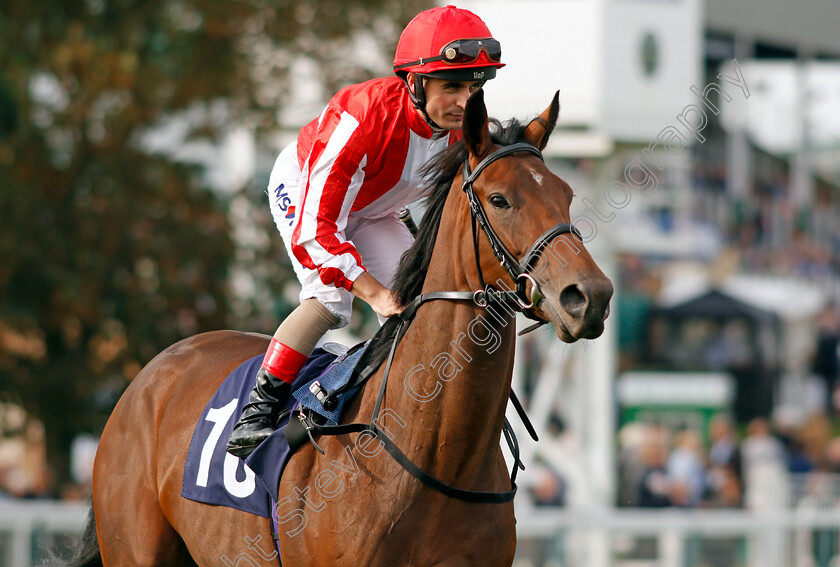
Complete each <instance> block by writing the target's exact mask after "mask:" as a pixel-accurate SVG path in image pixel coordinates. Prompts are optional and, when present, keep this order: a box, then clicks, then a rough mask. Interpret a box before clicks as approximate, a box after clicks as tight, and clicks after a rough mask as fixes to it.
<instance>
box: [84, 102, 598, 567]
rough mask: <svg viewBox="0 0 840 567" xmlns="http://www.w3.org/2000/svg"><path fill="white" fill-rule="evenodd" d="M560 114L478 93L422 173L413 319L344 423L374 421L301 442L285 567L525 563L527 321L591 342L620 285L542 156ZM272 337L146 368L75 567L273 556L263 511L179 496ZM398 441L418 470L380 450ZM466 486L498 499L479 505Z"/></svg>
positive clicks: (215, 340) (286, 488)
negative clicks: (517, 452) (514, 466)
mask: <svg viewBox="0 0 840 567" xmlns="http://www.w3.org/2000/svg"><path fill="white" fill-rule="evenodd" d="M558 110H559V104H558V95H555V97H554V99H553V101H552V102H551V104H550V105H549V107H548V108H547V109H546V110H545V111H544V112H543V113H542V114H541V115H540V116H538V117H537V118H535V119H534V120H532V121H530V122H528V123H527V124H525V123H520V122H518V121H516V120H511V121H510V122H508V123H507V124H505V125H502V124H500V123H499V122H498V121H492V123H493V125H494V128H492V129H491V127H490V126H491V121H489V120H488V117H487V111H486V108H485V104H484V98H483V94H482V91H481V90H478V91H476V93H474V95H473V96H472V97H471V98H470V99H469V101H468V102H467V105H466V108H465V111H464V120H463V130H462V131H463V140H462V141H459V142H457V143H455V144H453V145H452V146H451V147H450V148H449V150H448V151H446V152H444V153H442V154H441V155H439V156H438V157H437V158H435V159H434V160H433V162H432V163H431V164H429V166H428V169H427V175H428V177H429V178H430V179H431V180H432V181H431V185H432V193H431V195H430V197H429V199H428V206H427V211H426V213H425V215H424V217H423V220H422V222H421V225H420V230H419V233H418V235H417V239H416V241H415V244H414V245H413V247H412V248H411V249H409V250H408V251H407V252H406V254H405V255H404V256H403V258H402V259H401V262H400V267H399V269H398V272H397V276H396V284H395V285H394V291H395V293H396V294H398V296H399V297H400V299H401V300H402V302H403V304H404V305H408V306H409V308H407V311H411V313H410V315H409V316H401V317H394V318H392V319H390V320H389V321H387V322H386V323H385V325H384V326H383V327H382V328H381V329H380V331H379V333H378V334H377V336H376V337H375V339H374V340H373V341H372V343H371V346H370V347H369V349H368V350H369V351H370V352H369V353H366V354H365V356H369V358H370V360H371V361H373V362H383V361H384V360H385V358H387V359H388V360H387V362H386V363H385V364H381V365H380V367H379V369H378V370H377V371H376V373H375V374H373V375H372V377H371V378H370V380H369V381H368V382H367V387H364V388H363V389H362V390H361V391H360V393H359V394H357V395H356V396H355V398H354V399H353V400H352V401H351V402H350V403H348V404H347V408H346V409H345V411H344V415H343V417H342V423H350V422H353V421H366V420H369V419H370V416H374V421H375V424H373V425H372V426H371V429H370V430H367V431H360V432H358V431H357V433H356V434H355V435H353V434H343V435H334V436H321V437H319V438H318V441H317V442H318V444H319V445H320V446H321V447H322V449H323V451H324V454H321V453H319V452H318V451H317V450H316V448H315V446H314V444H309V443H307V444H305V445H304V446H303V447H302V448H300V449H299V450H298V451H297V452H296V453H295V454H294V455H293V456H292V458H291V460H290V462H289V464H288V466H287V468H286V469H285V471H284V473H283V476H282V479H281V481H280V486H279V493H278V494H279V498H280V499H279V502H278V504H277V506H276V507H275V510H274V512H275V514H276V520H277V526H278V528H279V529H278V532H279V533H278V534H277V536H278V539H279V543H280V549H281V553H282V562H283V565H286V566H289V565H291V566H318V567H321V566H327V565H329V566H335V567H341V566H347V567H358V566H360V565H364V566H369V567H370V566H381V567H394V566H397V565H413V566H433V565H434V566H442V565H447V566H461V565H483V566H491V567H494V566H509V565H511V564H512V562H513V557H514V550H515V547H516V532H515V519H514V509H513V502H512V494H513V489H512V487H511V479H510V477H509V475H508V471H507V470H506V464H505V460H504V456H503V453H502V451H501V448H500V444H499V442H500V435H501V433H502V427H503V422H504V418H505V408H506V405H507V401H508V396H509V393H510V386H511V377H512V370H513V355H514V345H515V326H516V325H515V316H516V312H517V311H520V312H525V313H526V314H527V315H529V316H530V317H531V318H534V319H536V320H538V321H541V322H548V323H550V324H552V325H553V327H554V331H555V333H556V335H557V336H558V337H559V338H560V339H561V340H562V341H564V342H567V343H571V342H574V341H577V340H578V339H593V338H596V337H598V336H599V335H600V334H601V333H602V332H603V328H604V320H605V319H606V317H607V315H608V313H609V302H610V298H611V296H612V292H613V287H612V283H611V282H610V280H609V279H608V278H607V277H606V276H605V275H604V273H603V272H602V271H601V270H600V268H599V267H598V266H597V265H596V263H595V262H594V260H593V259H592V257H591V256H590V255H589V253H588V252H587V251H586V249H585V247H584V246H583V243H582V241H581V239H580V234H579V233H578V232H577V230H576V229H575V228H574V227H573V226H572V225H571V224H570V214H569V207H570V204H571V201H572V197H573V194H572V190H571V188H570V187H569V185H568V184H567V183H566V182H564V181H563V180H562V179H560V178H559V177H557V176H556V175H554V174H553V173H552V172H551V171H549V169H548V167H547V166H546V165H545V164H544V163H543V161H542V155H541V151H542V150H543V149H544V148H545V145H546V143H547V141H548V138H549V136H550V134H551V132H552V130H553V129H554V126H555V123H556V120H557V115H558ZM523 257H524V260H522V261H520V260H518V259H519V258H523ZM474 290H477V291H474ZM440 292H443V293H440ZM436 294H437V295H436ZM418 296H420V297H423V298H424V299H422V300H418V299H416V298H417V297H418ZM409 322H410V325H409ZM269 340H270V337H267V336H263V335H258V334H249V333H240V332H233V331H219V332H212V333H206V334H201V335H198V336H195V337H191V338H188V339H186V340H184V341H181V342H180V343H178V344H176V345H174V346H172V347H170V348H168V349H167V350H165V351H164V352H162V353H161V354H159V355H158V356H157V357H156V358H155V359H154V360H152V361H151V362H150V363H149V364H148V365H147V366H146V367H145V368H144V369H143V370H142V371H141V373H140V374H138V376H137V377H136V378H135V379H134V380H133V381H132V383H131V385H130V386H129V388H128V389H127V390H126V392H125V394H124V395H123V396H122V398H121V399H120V401H119V402H118V404H117V406H116V408H115V409H114V412H113V414H112V415H111V417H110V419H109V421H108V423H107V425H106V427H105V429H104V431H103V434H102V437H101V441H100V444H99V449H98V452H97V456H96V461H95V465H94V479H93V508H92V511H91V517H90V520H89V524H88V527H87V529H86V533H85V535H84V536H83V539H84V541H83V542H82V547H83V551H82V553H81V555H82V556H84V555H85V552H84V547H85V546H86V549H87V551H88V553H87V557H79V559H78V560H77V562H76V563H75V564H76V565H103V564H104V565H107V566H109V567H129V566H131V567H135V566H149V565H156V566H180V565H200V566H202V567H203V566H219V565H228V566H233V565H235V566H240V567H242V566H251V565H271V564H274V565H276V564H277V559H276V555H275V553H274V551H273V547H272V526H271V524H270V521H269V520H267V519H266V518H263V517H259V516H256V515H252V514H249V513H246V512H242V511H239V510H235V509H232V508H226V507H221V506H210V505H207V504H202V503H198V502H194V501H192V500H187V499H184V498H182V497H181V496H180V492H181V483H182V480H183V472H184V461H185V457H186V454H187V449H188V447H189V444H190V439H191V434H192V431H193V427H194V426H195V424H196V421H197V419H198V417H199V416H200V415H201V412H202V410H203V408H204V407H205V405H206V404H207V402H208V400H209V399H210V397H211V396H212V394H213V392H214V390H215V389H216V388H217V386H218V385H219V384H220V383H221V382H222V381H223V380H224V378H225V377H226V376H227V375H228V374H229V373H230V372H231V371H233V370H234V369H235V368H236V367H237V366H238V365H240V364H241V363H242V362H244V361H245V360H248V359H249V358H251V357H254V356H258V355H259V354H261V353H264V352H265V351H266V348H267V346H268V342H269ZM386 372H387V376H390V382H387V381H386V379H385V378H384V377H385V376H386ZM385 386H387V387H385ZM382 433H385V436H383V435H381V434H382ZM386 437H387V439H386ZM386 441H391V446H396V447H398V448H399V449H398V451H401V454H402V455H403V456H404V457H405V458H406V462H408V463H410V465H411V466H409V465H407V464H406V463H405V462H398V461H397V460H395V458H392V454H393V453H392V452H390V451H382V449H383V447H384V446H386V445H387V444H386V443H385V442H386ZM412 467H413V469H412ZM410 470H413V471H414V472H412V473H411V474H409V472H408V471H410ZM417 471H420V473H418V472H417ZM420 475H426V479H425V480H424V481H423V482H421V481H420V480H418V478H420ZM428 479H433V480H435V481H437V482H439V483H440V486H446V487H448V488H450V489H452V491H454V493H455V495H454V496H453V494H452V493H446V491H445V490H442V489H440V486H438V487H437V489H436V488H435V487H434V486H432V485H433V484H434V483H433V482H432V483H430V482H427V481H428ZM470 491H471V493H472V494H479V495H482V494H483V495H485V496H487V495H488V494H489V497H485V498H481V497H479V498H475V499H474V500H473V501H469V500H470V499H469V498H464V497H463V496H464V494H469V493H470Z"/></svg>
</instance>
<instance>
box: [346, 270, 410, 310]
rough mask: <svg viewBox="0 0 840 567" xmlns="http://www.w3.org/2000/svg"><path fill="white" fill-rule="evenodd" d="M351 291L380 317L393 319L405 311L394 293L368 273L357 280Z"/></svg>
mask: <svg viewBox="0 0 840 567" xmlns="http://www.w3.org/2000/svg"><path fill="white" fill-rule="evenodd" d="M350 291H351V292H352V293H353V295H355V296H356V297H358V298H359V299H361V300H362V301H364V302H365V303H367V304H368V305H370V306H371V308H372V309H373V310H374V312H375V313H376V314H377V315H379V316H380V317H393V316H394V315H399V313H400V312H401V311H402V310H403V306H402V305H400V303H399V300H397V298H396V296H395V295H394V293H393V292H392V291H391V290H390V289H388V288H387V287H385V286H384V285H382V284H381V283H379V281H378V280H377V279H376V278H374V277H373V276H372V275H370V274H369V273H367V272H364V273H363V274H362V275H361V276H359V277H358V278H356V281H354V282H353V286H352V287H351V288H350Z"/></svg>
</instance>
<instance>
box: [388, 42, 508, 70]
mask: <svg viewBox="0 0 840 567" xmlns="http://www.w3.org/2000/svg"><path fill="white" fill-rule="evenodd" d="M482 51H483V52H484V53H485V54H487V58H488V59H490V61H492V62H494V63H498V62H499V61H500V60H501V58H502V45H501V44H500V43H499V41H498V40H496V39H493V38H492V37H490V38H487V39H456V40H455V41H453V42H451V43H447V44H446V45H444V46H443V47H442V48H441V50H440V55H437V56H435V57H429V58H427V59H423V58H420V59H418V60H417V61H412V62H410V63H403V64H402V65H398V66H396V67H394V71H399V70H400V69H404V68H406V67H411V66H412V65H425V64H426V63H432V62H434V61H444V62H446V63H451V64H453V65H463V64H465V63H472V62H473V61H475V60H476V59H478V56H479V55H480V54H481V52H482Z"/></svg>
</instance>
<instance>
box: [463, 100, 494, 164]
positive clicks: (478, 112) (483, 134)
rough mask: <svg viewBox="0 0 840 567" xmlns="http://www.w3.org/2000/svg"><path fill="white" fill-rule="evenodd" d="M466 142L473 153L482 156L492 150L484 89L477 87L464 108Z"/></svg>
mask: <svg viewBox="0 0 840 567" xmlns="http://www.w3.org/2000/svg"><path fill="white" fill-rule="evenodd" d="M462 130H463V134H464V144H465V145H466V146H467V150H469V152H470V154H471V155H474V156H477V157H482V156H484V154H486V153H487V152H488V151H490V145H491V143H490V129H489V125H488V122H487V108H486V107H485V106H484V91H483V90H482V89H477V90H476V91H475V92H474V93H473V94H471V95H470V98H469V99H467V105H466V107H465V108H464V122H463V125H462Z"/></svg>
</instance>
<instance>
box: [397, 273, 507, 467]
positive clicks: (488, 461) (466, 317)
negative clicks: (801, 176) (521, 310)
mask: <svg viewBox="0 0 840 567" xmlns="http://www.w3.org/2000/svg"><path fill="white" fill-rule="evenodd" d="M437 273H438V274H441V273H442V274H444V277H443V278H441V277H438V278H436V279H429V280H427V282H426V285H425V286H424V293H428V292H430V291H455V290H461V291H465V288H464V284H463V283H462V284H458V283H457V282H455V281H454V279H452V280H450V281H446V280H448V279H449V278H450V277H451V276H450V275H447V274H452V273H454V272H452V271H449V272H447V271H445V270H444V271H441V270H438V271H437ZM456 286H457V287H456ZM515 324H516V323H515V318H514V314H513V313H512V312H507V311H505V308H497V309H492V310H488V309H484V308H480V307H478V306H476V305H475V304H474V303H472V302H467V301H451V300H435V301H431V302H429V303H426V304H424V305H423V306H421V307H420V309H419V310H418V312H417V315H416V316H415V319H414V321H413V322H412V323H411V326H410V327H409V329H408V331H407V332H406V335H405V337H404V339H403V341H402V345H401V348H400V349H399V351H398V358H399V361H400V364H399V365H398V367H395V368H398V373H397V374H395V375H392V376H391V378H390V379H389V385H388V391H389V394H390V393H391V392H395V391H396V392H395V394H391V395H389V396H388V398H390V399H389V403H393V404H394V409H395V410H396V411H397V413H400V414H401V415H406V416H408V417H407V418H406V421H407V426H406V427H405V428H404V429H402V430H401V431H400V434H399V437H398V440H397V442H398V444H399V445H403V443H405V442H406V441H407V442H408V444H407V445H404V446H405V448H406V449H413V451H410V452H411V453H413V454H414V456H415V458H417V463H418V464H419V465H421V466H423V467H425V468H426V469H427V470H429V472H432V471H436V472H437V473H438V474H439V475H441V476H442V477H446V478H449V479H452V480H454V479H453V475H452V471H453V469H454V470H455V471H457V476H458V478H459V479H460V480H462V481H466V482H469V481H470V480H471V479H472V478H475V477H479V476H480V475H485V477H486V473H487V468H488V467H490V466H492V465H493V463H494V459H497V458H498V447H499V435H500V431H501V427H502V422H503V420H504V414H505V407H506V405H507V399H508V396H509V392H510V381H511V374H512V368H513V353H514V346H515V344H514V343H515ZM392 396H393V397H392ZM404 439H405V440H406V441H404Z"/></svg>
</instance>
